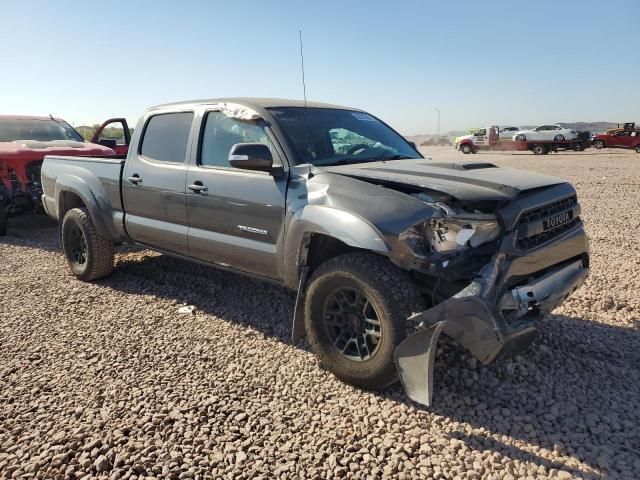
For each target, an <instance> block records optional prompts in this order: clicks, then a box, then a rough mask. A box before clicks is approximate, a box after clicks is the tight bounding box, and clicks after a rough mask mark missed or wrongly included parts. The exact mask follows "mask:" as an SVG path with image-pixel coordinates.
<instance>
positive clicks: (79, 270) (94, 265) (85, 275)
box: [61, 208, 114, 281]
mask: <svg viewBox="0 0 640 480" xmlns="http://www.w3.org/2000/svg"><path fill="white" fill-rule="evenodd" d="M61 228H62V232H61V239H62V249H63V251H64V256H65V257H66V258H67V263H68V264H69V268H71V271H72V272H73V274H74V275H75V276H76V277H78V278H79V279H80V280H85V281H89V280H95V279H98V278H102V277H106V276H107V275H109V274H110V273H111V271H112V270H113V258H114V252H113V242H111V241H109V240H107V239H106V238H102V237H101V236H99V235H98V234H97V233H96V229H95V226H94V225H93V221H92V220H91V217H90V216H89V212H88V211H87V210H86V209H84V208H72V209H71V210H69V211H68V212H67V213H66V214H65V216H64V219H63V220H62V227H61Z"/></svg>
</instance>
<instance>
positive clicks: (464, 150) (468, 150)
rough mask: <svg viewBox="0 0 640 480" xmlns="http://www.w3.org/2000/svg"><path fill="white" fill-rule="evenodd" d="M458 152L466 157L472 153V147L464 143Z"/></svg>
mask: <svg viewBox="0 0 640 480" xmlns="http://www.w3.org/2000/svg"><path fill="white" fill-rule="evenodd" d="M460 151H461V152H462V153H464V154H465V155H468V154H469V153H473V146H471V145H469V144H468V143H465V144H464V145H462V146H461V147H460Z"/></svg>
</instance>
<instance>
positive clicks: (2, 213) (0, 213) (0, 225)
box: [0, 202, 7, 237]
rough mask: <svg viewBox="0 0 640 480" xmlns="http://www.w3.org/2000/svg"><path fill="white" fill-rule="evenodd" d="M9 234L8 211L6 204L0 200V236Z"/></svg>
mask: <svg viewBox="0 0 640 480" xmlns="http://www.w3.org/2000/svg"><path fill="white" fill-rule="evenodd" d="M6 234H7V211H6V210H5V209H4V204H3V203H2V202H0V237H2V236H4V235H6Z"/></svg>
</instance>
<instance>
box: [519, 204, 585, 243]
mask: <svg viewBox="0 0 640 480" xmlns="http://www.w3.org/2000/svg"><path fill="white" fill-rule="evenodd" d="M577 204H578V199H577V197H576V196H575V195H572V196H571V197H567V198H563V199H562V200H558V201H555V202H552V203H547V204H546V205H543V206H541V207H538V208H534V209H532V210H527V211H526V212H524V213H523V214H522V215H520V220H518V225H517V227H516V228H520V227H522V226H526V225H528V224H530V223H534V222H540V221H542V220H543V219H545V218H549V217H552V216H554V215H556V214H560V213H562V212H566V211H568V210H571V209H573V208H574V207H575V206H577ZM579 222H580V217H574V218H572V219H571V220H569V221H568V222H567V223H563V224H562V225H558V226H557V227H555V228H552V229H549V230H546V231H544V232H541V233H538V234H536V235H532V236H530V237H519V238H518V242H517V243H518V247H519V248H523V249H528V248H534V247H537V246H538V245H542V244H543V243H545V242H548V241H549V240H551V239H553V238H554V237H557V236H558V235H561V234H563V233H564V232H566V231H568V230H571V229H572V228H573V227H575V226H576V225H577V224H578V223H579ZM522 231H524V232H526V231H527V230H526V228H524V229H522Z"/></svg>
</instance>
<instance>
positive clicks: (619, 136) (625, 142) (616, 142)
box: [609, 131, 631, 148]
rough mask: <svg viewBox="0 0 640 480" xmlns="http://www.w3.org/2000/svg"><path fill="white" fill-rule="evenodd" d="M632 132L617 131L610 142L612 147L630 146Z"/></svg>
mask: <svg viewBox="0 0 640 480" xmlns="http://www.w3.org/2000/svg"><path fill="white" fill-rule="evenodd" d="M630 133H631V132H626V131H622V132H616V134H615V135H613V136H612V137H611V141H610V142H609V146H610V147H622V148H624V147H628V146H629V140H630V138H629V134H630Z"/></svg>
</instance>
